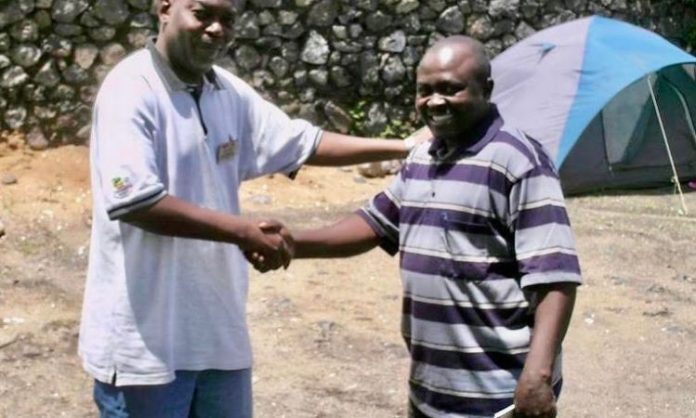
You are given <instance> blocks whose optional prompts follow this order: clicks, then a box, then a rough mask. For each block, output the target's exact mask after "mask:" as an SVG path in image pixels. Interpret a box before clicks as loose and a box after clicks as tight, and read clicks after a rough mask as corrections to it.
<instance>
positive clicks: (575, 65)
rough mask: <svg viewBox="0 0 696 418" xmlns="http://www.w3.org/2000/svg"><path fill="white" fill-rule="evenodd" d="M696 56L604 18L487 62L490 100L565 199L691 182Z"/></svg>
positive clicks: (695, 164)
mask: <svg viewBox="0 0 696 418" xmlns="http://www.w3.org/2000/svg"><path fill="white" fill-rule="evenodd" d="M695 64H696V57H693V56H691V55H689V54H687V53H686V52H684V51H682V50H680V49H679V48H677V47H675V46H674V45H672V44H671V43H669V42H668V41H666V40H665V39H663V38H661V37H660V36H658V35H656V34H655V33H653V32H650V31H647V30H645V29H641V28H639V27H636V26H633V25H630V24H628V23H624V22H620V21H617V20H612V19H608V18H604V17H598V16H594V17H588V18H583V19H578V20H574V21H571V22H567V23H564V24H561V25H557V26H554V27H551V28H548V29H545V30H543V31H540V32H538V33H535V34H534V35H532V36H530V37H528V38H526V39H524V40H522V41H520V42H518V43H517V44H515V45H513V46H512V47H510V48H509V49H507V50H506V51H504V52H503V53H501V54H500V55H499V56H497V57H496V58H495V59H494V60H493V61H492V71H493V80H494V81H495V87H494V89H493V94H492V101H493V102H495V103H497V104H498V107H499V109H500V112H501V114H502V116H503V118H504V119H505V120H506V121H507V122H510V123H511V124H512V125H515V126H517V127H519V128H521V129H522V130H523V131H525V132H526V133H527V134H528V135H529V136H531V137H533V138H535V139H537V140H538V141H539V142H541V143H542V144H543V145H544V147H545V148H546V149H547V151H548V152H549V154H550V155H551V156H552V157H553V158H554V161H555V162H556V166H557V167H558V168H559V174H560V176H561V182H562V184H563V189H564V190H565V191H566V193H577V192H585V191H590V190H597V189H605V188H612V187H647V186H655V185H660V184H663V185H664V184H669V182H670V181H671V180H672V179H673V177H674V170H676V172H677V173H678V177H679V179H680V180H682V181H683V180H687V179H688V180H691V179H695V178H696V131H695V129H694V128H695V124H696V65H695Z"/></svg>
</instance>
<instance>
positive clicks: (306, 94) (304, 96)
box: [300, 88, 316, 103]
mask: <svg viewBox="0 0 696 418" xmlns="http://www.w3.org/2000/svg"><path fill="white" fill-rule="evenodd" d="M315 96H316V90H314V89H313V88H307V89H304V90H302V91H301V92H300V101H301V102H304V103H312V102H314V99H315Z"/></svg>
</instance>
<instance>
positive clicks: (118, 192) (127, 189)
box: [111, 175, 133, 199]
mask: <svg viewBox="0 0 696 418" xmlns="http://www.w3.org/2000/svg"><path fill="white" fill-rule="evenodd" d="M111 186H112V187H113V190H114V197H115V198H117V199H123V198H125V197H127V196H128V195H129V194H130V193H131V191H132V190H133V184H132V183H131V181H130V178H129V177H128V176H123V175H121V176H116V177H113V178H112V179H111Z"/></svg>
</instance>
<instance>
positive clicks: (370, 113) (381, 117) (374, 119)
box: [365, 102, 389, 135]
mask: <svg viewBox="0 0 696 418" xmlns="http://www.w3.org/2000/svg"><path fill="white" fill-rule="evenodd" d="M388 121H389V120H388V118H387V114H386V112H385V109H384V104H383V103H379V102H377V103H373V104H371V105H370V108H369V109H368V110H367V114H366V115H365V130H366V131H367V133H368V134H370V135H379V134H380V133H382V131H384V129H385V128H386V127H387V123H388Z"/></svg>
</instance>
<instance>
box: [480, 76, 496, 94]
mask: <svg viewBox="0 0 696 418" xmlns="http://www.w3.org/2000/svg"><path fill="white" fill-rule="evenodd" d="M494 85H495V83H494V82H493V79H492V78H490V77H488V78H487V79H486V83H485V84H484V86H483V94H484V95H485V96H486V99H490V98H491V93H493V86H494Z"/></svg>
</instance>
